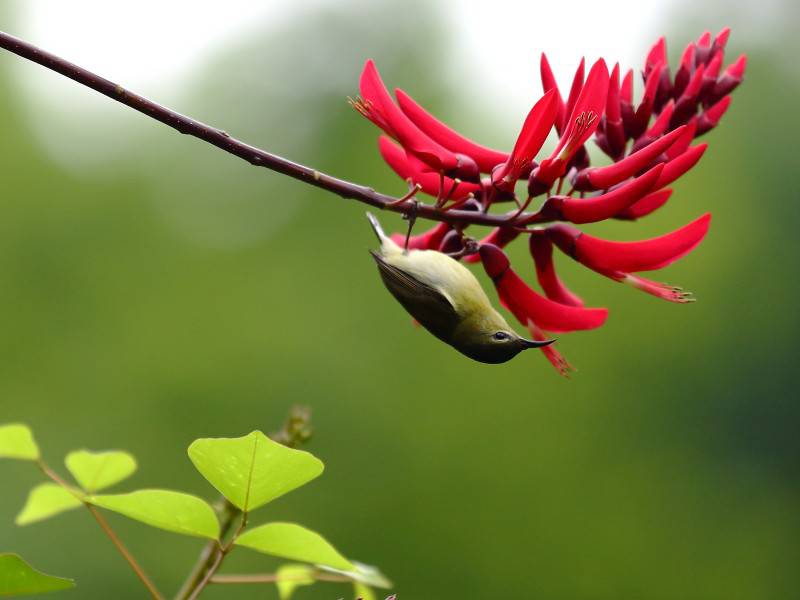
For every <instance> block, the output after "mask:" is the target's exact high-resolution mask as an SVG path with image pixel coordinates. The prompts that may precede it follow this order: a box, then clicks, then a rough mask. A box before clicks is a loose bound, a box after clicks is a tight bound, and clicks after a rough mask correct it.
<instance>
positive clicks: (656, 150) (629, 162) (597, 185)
mask: <svg viewBox="0 0 800 600" xmlns="http://www.w3.org/2000/svg"><path fill="white" fill-rule="evenodd" d="M685 129H686V127H685V126H682V127H679V128H678V129H675V130H674V131H670V132H669V133H668V134H667V135H665V136H663V137H660V138H658V139H657V140H655V141H654V142H653V143H651V144H650V145H648V146H645V147H644V148H642V149H641V150H638V151H637V152H634V153H633V154H630V155H628V156H626V157H625V158H623V159H622V160H621V161H619V162H616V163H614V164H612V165H608V166H607V167H599V168H594V169H587V170H586V171H583V172H581V173H580V174H579V175H578V177H576V179H575V189H578V190H586V189H596V190H604V189H608V188H610V187H611V186H612V185H616V184H618V183H620V182H622V181H625V180H626V179H628V178H629V177H632V176H633V175H635V174H636V173H638V172H640V171H641V170H642V169H645V168H647V166H648V165H650V164H652V162H653V161H654V160H655V159H656V158H658V157H659V156H660V155H661V154H662V153H663V152H665V151H666V150H667V149H668V148H669V147H670V146H672V144H674V143H675V142H676V141H677V139H678V138H679V137H681V135H683V133H684V131H685Z"/></svg>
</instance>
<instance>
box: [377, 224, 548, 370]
mask: <svg viewBox="0 0 800 600" xmlns="http://www.w3.org/2000/svg"><path fill="white" fill-rule="evenodd" d="M367 219H368V220H369V223H370V225H372V229H373V231H374V232H375V235H376V236H378V241H379V242H380V248H379V249H378V250H377V251H376V250H370V254H372V257H373V258H374V259H375V263H376V264H377V265H378V272H379V273H380V276H381V279H382V280H383V283H384V285H385V286H386V288H387V289H388V290H389V292H390V293H391V294H392V295H393V296H394V297H395V299H396V300H397V301H398V302H399V303H400V304H401V305H402V306H403V308H405V309H406V311H407V312H408V313H409V314H410V315H411V316H412V317H414V319H416V321H417V322H418V323H419V324H420V325H422V326H423V327H424V328H425V329H427V330H428V331H429V332H430V333H432V334H433V335H434V336H435V337H437V338H439V339H440V340H441V341H443V342H445V343H446V344H449V345H450V346H452V347H453V348H455V349H456V350H458V351H459V352H460V353H462V354H464V355H465V356H467V357H469V358H471V359H473V360H476V361H478V362H482V363H487V364H499V363H504V362H507V361H509V360H511V359H512V358H514V357H515V356H516V355H517V354H519V353H520V352H522V351H523V350H527V349H529V348H541V347H542V346H547V345H549V344H552V343H553V342H554V341H555V340H545V341H534V340H528V339H525V338H523V337H521V336H519V335H518V334H517V333H516V332H515V331H514V330H513V329H512V328H511V327H510V326H509V325H508V323H507V322H506V320H505V319H504V318H503V316H502V315H501V314H500V313H498V312H497V311H496V310H495V309H494V307H493V306H492V304H491V302H490V301H489V298H488V297H487V296H486V292H484V291H483V288H482V287H481V284H480V283H479V282H478V280H477V279H476V278H475V276H474V275H473V274H472V272H471V271H470V270H469V269H467V268H466V267H465V266H464V265H462V264H461V263H460V262H458V261H457V260H455V259H454V258H452V257H450V256H448V255H447V254H445V253H443V252H438V251H436V250H408V249H407V248H402V247H400V246H399V245H398V244H397V243H395V242H394V241H393V240H392V239H391V238H389V237H388V236H387V235H386V234H385V233H384V231H383V228H382V227H381V225H380V223H379V222H378V219H377V218H376V217H375V215H373V214H372V213H369V212H368V213H367Z"/></svg>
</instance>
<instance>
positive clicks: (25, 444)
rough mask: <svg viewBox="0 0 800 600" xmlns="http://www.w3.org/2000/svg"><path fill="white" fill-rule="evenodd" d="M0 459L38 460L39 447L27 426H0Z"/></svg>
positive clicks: (15, 424)
mask: <svg viewBox="0 0 800 600" xmlns="http://www.w3.org/2000/svg"><path fill="white" fill-rule="evenodd" d="M0 458H16V459H19V460H39V446H37V445H36V442H35V441H34V439H33V434H32V433H31V430H30V428H29V427H28V426H27V425H23V424H22V423H12V424H10V425H2V426H0Z"/></svg>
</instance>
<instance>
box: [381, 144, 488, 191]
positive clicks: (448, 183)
mask: <svg viewBox="0 0 800 600" xmlns="http://www.w3.org/2000/svg"><path fill="white" fill-rule="evenodd" d="M378 149H379V150H380V153H381V156H382V157H383V160H385V161H386V163H387V164H388V165H389V166H390V167H391V168H392V170H393V171H394V172H395V173H397V174H398V175H399V176H400V177H402V178H403V179H410V180H411V181H412V183H418V184H420V185H421V186H422V191H423V192H425V193H426V194H429V195H431V196H438V195H439V183H440V181H439V175H437V174H436V173H431V172H430V171H428V172H423V171H421V170H419V169H418V168H415V167H418V163H417V164H416V165H415V164H413V162H412V161H410V160H409V158H408V156H407V155H406V153H405V152H403V149H402V148H400V146H398V145H397V144H395V143H394V142H393V141H392V140H391V139H389V138H388V137H386V136H385V135H382V136H380V137H379V138H378ZM454 185H455V180H453V179H450V178H449V177H445V178H444V180H443V186H442V187H443V188H444V190H445V193H446V192H447V191H449V190H451V189H453V186H454ZM480 189H481V187H480V186H479V185H478V184H475V183H469V182H460V183H459V184H458V185H457V186H456V187H455V190H454V191H453V194H452V197H451V200H456V201H458V200H463V199H465V198H466V197H467V196H469V194H477V193H478V192H479V191H480Z"/></svg>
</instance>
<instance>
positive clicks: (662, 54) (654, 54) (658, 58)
mask: <svg viewBox="0 0 800 600" xmlns="http://www.w3.org/2000/svg"><path fill="white" fill-rule="evenodd" d="M666 62H667V42H666V41H665V40H664V38H663V36H662V37H660V38H658V41H657V42H656V43H655V44H653V46H652V47H651V48H650V52H648V53H647V58H646V59H645V63H644V72H645V76H647V75H649V74H650V71H652V70H653V69H655V68H656V67H657V66H659V65H661V64H666Z"/></svg>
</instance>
